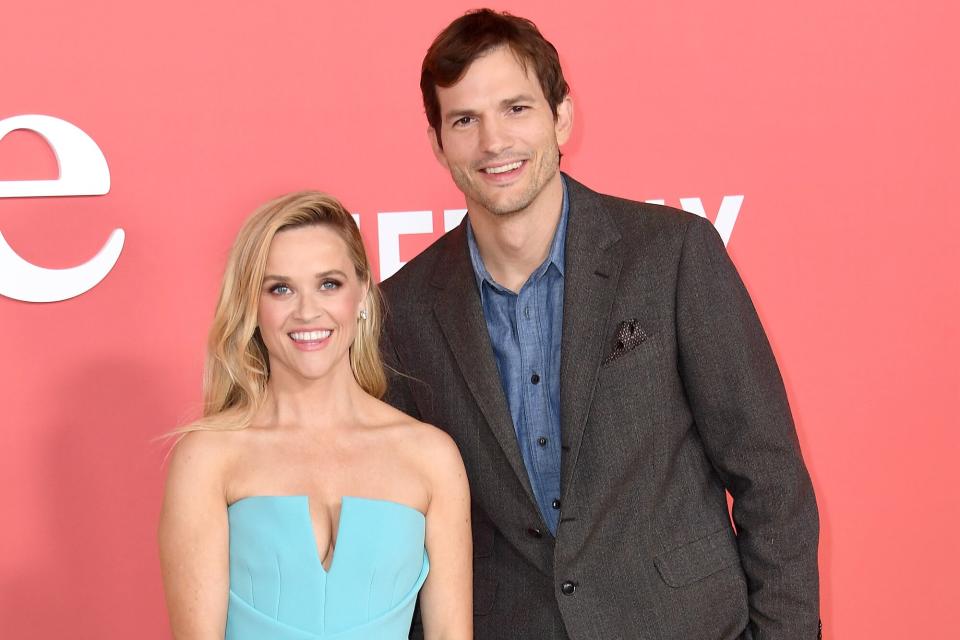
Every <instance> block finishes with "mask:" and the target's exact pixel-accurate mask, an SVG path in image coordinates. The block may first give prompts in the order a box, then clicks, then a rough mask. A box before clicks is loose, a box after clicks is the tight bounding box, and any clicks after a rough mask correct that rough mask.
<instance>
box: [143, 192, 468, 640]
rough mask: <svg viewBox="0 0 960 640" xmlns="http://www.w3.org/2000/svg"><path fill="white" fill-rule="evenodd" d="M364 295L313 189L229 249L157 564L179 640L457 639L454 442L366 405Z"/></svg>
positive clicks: (353, 263)
mask: <svg viewBox="0 0 960 640" xmlns="http://www.w3.org/2000/svg"><path fill="white" fill-rule="evenodd" d="M380 322H381V308H380V297H379V293H378V290H377V287H376V284H375V283H374V282H373V281H372V279H371V275H370V264H369V262H368V260H367V257H366V254H365V252H364V248H363V243H362V241H361V238H360V233H359V231H358V229H357V226H356V224H355V223H354V221H353V219H352V217H351V216H350V214H349V213H348V212H347V211H346V209H344V208H343V206H341V204H340V203H339V202H337V201H336V200H335V199H334V198H332V197H330V196H328V195H325V194H322V193H318V192H310V191H307V192H301V193H295V194H291V195H287V196H284V197H282V198H279V199H277V200H274V201H272V202H270V203H268V204H266V205H264V206H263V207H262V208H261V209H260V210H258V211H257V212H256V213H254V214H253V216H252V217H251V218H250V219H249V220H248V221H247V222H246V224H245V225H244V226H243V229H242V230H241V231H240V234H239V236H238V237H237V239H236V242H235V243H234V246H233V249H232V251H231V253H230V258H229V261H228V264H227V269H226V274H225V276H224V281H223V287H222V290H221V293H220V299H219V302H218V304H217V309H216V315H215V318H214V322H213V328H212V329H211V331H210V339H209V346H208V357H207V369H206V375H205V380H204V396H205V398H204V399H205V411H204V417H203V418H202V419H201V420H199V421H198V422H197V423H195V424H193V425H191V426H190V427H187V428H186V429H184V432H185V435H184V436H183V437H182V439H181V440H180V441H179V442H178V443H177V445H176V446H175V447H174V450H173V454H172V456H171V460H170V468H169V475H168V478H167V486H166V495H165V498H164V504H163V511H162V515H161V522H160V531H159V539H160V557H161V564H162V569H163V578H164V587H165V591H166V597H167V604H168V609H169V613H170V624H171V627H172V630H173V635H174V637H175V638H178V639H187V638H189V639H203V638H210V639H211V640H212V639H214V638H217V639H219V638H224V637H226V638H229V639H231V640H246V639H257V640H262V639H265V638H271V639H274V640H285V639H291V640H292V639H306V638H318V639H319V638H337V639H338V640H359V639H361V638H363V639H367V638H370V639H373V638H376V639H377V640H394V639H396V640H399V639H400V638H406V637H407V634H408V630H409V628H410V622H411V617H412V614H413V608H414V604H415V601H416V599H417V594H418V592H419V594H420V607H421V614H422V618H423V625H424V629H425V632H426V637H427V638H438V639H440V638H450V639H461V638H471V637H472V604H471V598H472V595H471V594H472V573H471V571H472V568H471V538H470V498H469V495H468V488H467V481H466V476H465V473H464V469H463V463H462V461H461V459H460V455H459V453H458V451H457V447H456V445H455V444H454V443H453V441H452V440H451V439H450V438H449V437H448V436H447V435H445V434H444V433H443V432H441V431H439V430H438V429H435V428H434V427H431V426H429V425H426V424H423V423H420V422H417V421H415V420H413V419H412V418H410V417H408V416H406V415H404V414H402V413H400V412H399V411H396V410H395V409H393V408H391V407H390V406H388V405H387V404H385V403H383V402H381V401H380V399H379V398H380V397H381V396H382V395H383V393H384V391H385V387H386V381H385V376H384V371H383V366H382V364H381V361H380V355H379V351H378V347H377V345H378V339H379V332H380Z"/></svg>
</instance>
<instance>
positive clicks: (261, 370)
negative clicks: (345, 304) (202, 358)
mask: <svg viewBox="0 0 960 640" xmlns="http://www.w3.org/2000/svg"><path fill="white" fill-rule="evenodd" d="M313 225H323V226H326V227H329V228H331V229H333V230H334V231H336V232H337V233H338V234H339V235H340V237H341V238H343V241H344V244H346V247H347V252H348V254H349V256H350V261H351V262H352V263H353V267H354V270H355V271H356V273H357V277H358V278H359V279H360V282H361V283H363V284H366V285H367V287H368V289H367V296H366V299H365V301H364V306H363V308H364V309H365V310H366V318H365V319H360V320H358V326H357V334H356V338H355V339H354V342H353V345H351V347H350V368H351V369H352V370H353V376H354V378H356V380H357V383H359V385H360V387H361V388H362V389H363V390H364V391H366V392H367V393H369V394H370V395H372V396H374V397H375V398H380V397H382V396H383V394H384V393H385V392H386V389H387V379H386V374H385V373H384V370H383V361H382V359H381V358H380V347H379V339H380V328H381V322H382V311H381V307H382V304H381V299H380V291H379V289H378V288H377V285H376V283H375V282H374V281H373V277H372V274H371V270H370V261H369V260H368V259H367V254H366V251H365V250H364V247H363V239H362V238H361V236H360V230H359V229H358V228H357V224H356V222H354V220H353V217H352V216H351V215H350V212H349V211H347V210H346V209H345V208H344V207H343V205H342V204H340V202H339V201H338V200H337V199H336V198H334V197H332V196H329V195H327V194H325V193H321V192H319V191H300V192H297V193H291V194H289V195H285V196H281V197H279V198H277V199H275V200H272V201H270V202H268V203H266V204H265V205H263V206H262V207H260V208H259V209H258V210H257V211H256V212H255V213H254V214H253V215H252V216H250V218H249V219H248V220H247V221H246V223H244V225H243V228H242V229H240V233H239V234H238V235H237V239H236V240H235V241H234V243H233V248H232V249H231V250H230V257H229V258H228V260H227V268H226V271H225V273H224V276H223V285H222V286H221V288H220V299H219V301H218V302H217V309H216V313H215V314H214V318H213V326H212V327H211V328H210V336H209V339H208V342H207V360H206V366H205V370H204V378H203V401H204V404H203V417H202V418H201V419H200V420H198V421H197V422H195V423H193V424H192V425H190V426H189V427H186V428H185V429H184V430H183V431H194V430H199V429H209V430H213V429H243V428H245V427H247V426H249V425H250V423H251V421H252V420H253V418H254V416H255V415H256V413H257V411H258V410H259V409H260V407H261V406H263V402H264V400H265V397H266V390H267V380H268V379H269V378H270V361H269V358H268V356H267V348H266V346H265V345H264V343H263V339H262V338H261V337H260V332H259V330H258V329H257V308H258V305H259V301H260V292H261V289H262V287H263V277H264V272H265V270H266V264H267V255H268V254H269V252H270V244H271V242H272V241H273V238H274V236H275V235H277V233H278V232H280V231H283V230H287V229H294V228H297V227H307V226H313Z"/></svg>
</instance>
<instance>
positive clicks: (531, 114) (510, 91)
mask: <svg viewBox="0 0 960 640" xmlns="http://www.w3.org/2000/svg"><path fill="white" fill-rule="evenodd" d="M437 98H438V100H439V102H440V117H441V120H440V137H441V139H442V140H443V148H441V147H440V145H439V144H438V143H437V138H436V135H435V132H434V130H433V128H431V129H430V130H429V132H428V133H429V135H430V140H431V143H432V144H433V152H434V154H435V155H436V157H437V160H439V161H440V164H442V165H443V166H444V167H446V168H447V169H449V171H450V175H451V176H452V177H453V181H454V182H455V183H456V184H457V186H458V187H459V188H460V190H461V191H462V192H463V194H464V196H466V199H467V206H468V207H469V209H470V211H471V212H473V213H476V212H477V209H478V208H482V209H483V210H486V211H487V212H489V213H492V214H494V215H501V216H502V215H509V214H513V213H517V212H521V211H524V210H526V209H527V208H528V207H530V206H531V205H532V204H534V203H536V201H537V199H538V197H539V196H540V195H541V193H542V192H543V190H544V187H545V186H546V185H547V184H548V183H550V181H551V180H555V179H557V176H558V169H559V166H560V157H559V145H561V144H563V143H565V142H566V141H567V139H568V138H569V137H570V129H571V125H572V121H573V107H572V104H571V102H570V99H569V97H568V98H565V99H564V101H563V102H562V103H561V104H560V105H559V106H558V108H557V117H556V118H554V116H553V112H552V111H551V110H550V105H549V103H548V102H547V99H546V98H545V97H544V95H543V90H542V89H541V88H540V83H539V82H538V80H537V78H536V76H535V75H534V72H533V70H532V69H530V70H529V71H524V69H523V67H522V66H521V65H520V63H519V62H518V61H517V59H516V57H514V55H513V52H512V51H511V50H510V49H509V48H507V47H499V48H497V49H493V50H491V51H489V52H488V53H486V54H485V55H483V56H481V57H480V58H477V59H476V60H474V62H473V63H472V64H471V65H470V66H469V67H468V68H467V72H466V74H464V76H463V78H461V79H460V81H459V82H457V83H456V84H455V85H453V86H452V87H447V88H443V87H437Z"/></svg>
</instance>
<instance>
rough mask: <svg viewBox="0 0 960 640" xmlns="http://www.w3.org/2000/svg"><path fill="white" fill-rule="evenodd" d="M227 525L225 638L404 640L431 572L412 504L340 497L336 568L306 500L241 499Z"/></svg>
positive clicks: (421, 522)
mask: <svg viewBox="0 0 960 640" xmlns="http://www.w3.org/2000/svg"><path fill="white" fill-rule="evenodd" d="M227 513H228V517H229V522H230V604H229V608H228V610H227V633H226V639H227V640H267V639H270V640H308V639H309V640H321V639H322V640H334V639H336V640H373V639H377V640H401V639H404V640H405V639H406V638H407V637H408V634H409V631H410V620H411V618H412V617H413V607H414V604H415V603H416V600H417V593H418V592H419V590H420V587H421V586H423V582H424V580H426V578H427V572H428V571H429V569H430V563H429V562H428V560H427V553H426V550H425V549H424V532H425V524H426V523H425V520H424V516H423V514H422V513H420V512H419V511H417V510H416V509H414V508H412V507H408V506H406V505H402V504H399V503H396V502H389V501H385V500H370V499H366V498H353V497H344V498H343V502H342V505H341V508H340V524H339V528H338V530H337V531H338V532H337V539H336V540H337V544H336V548H335V549H334V552H333V562H332V564H331V566H330V570H329V571H327V570H325V569H324V568H323V564H322V563H321V560H320V558H319V554H318V553H317V544H316V540H315V539H314V535H313V523H312V522H311V520H310V507H309V502H308V499H307V497H306V496H258V497H253V498H244V499H242V500H238V501H237V502H235V503H233V504H232V505H230V507H229V508H228V510H227Z"/></svg>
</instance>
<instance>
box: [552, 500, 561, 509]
mask: <svg viewBox="0 0 960 640" xmlns="http://www.w3.org/2000/svg"><path fill="white" fill-rule="evenodd" d="M550 506H552V507H553V508H554V509H559V508H560V501H559V500H554V501H553V503H552V504H551V505H550Z"/></svg>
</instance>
